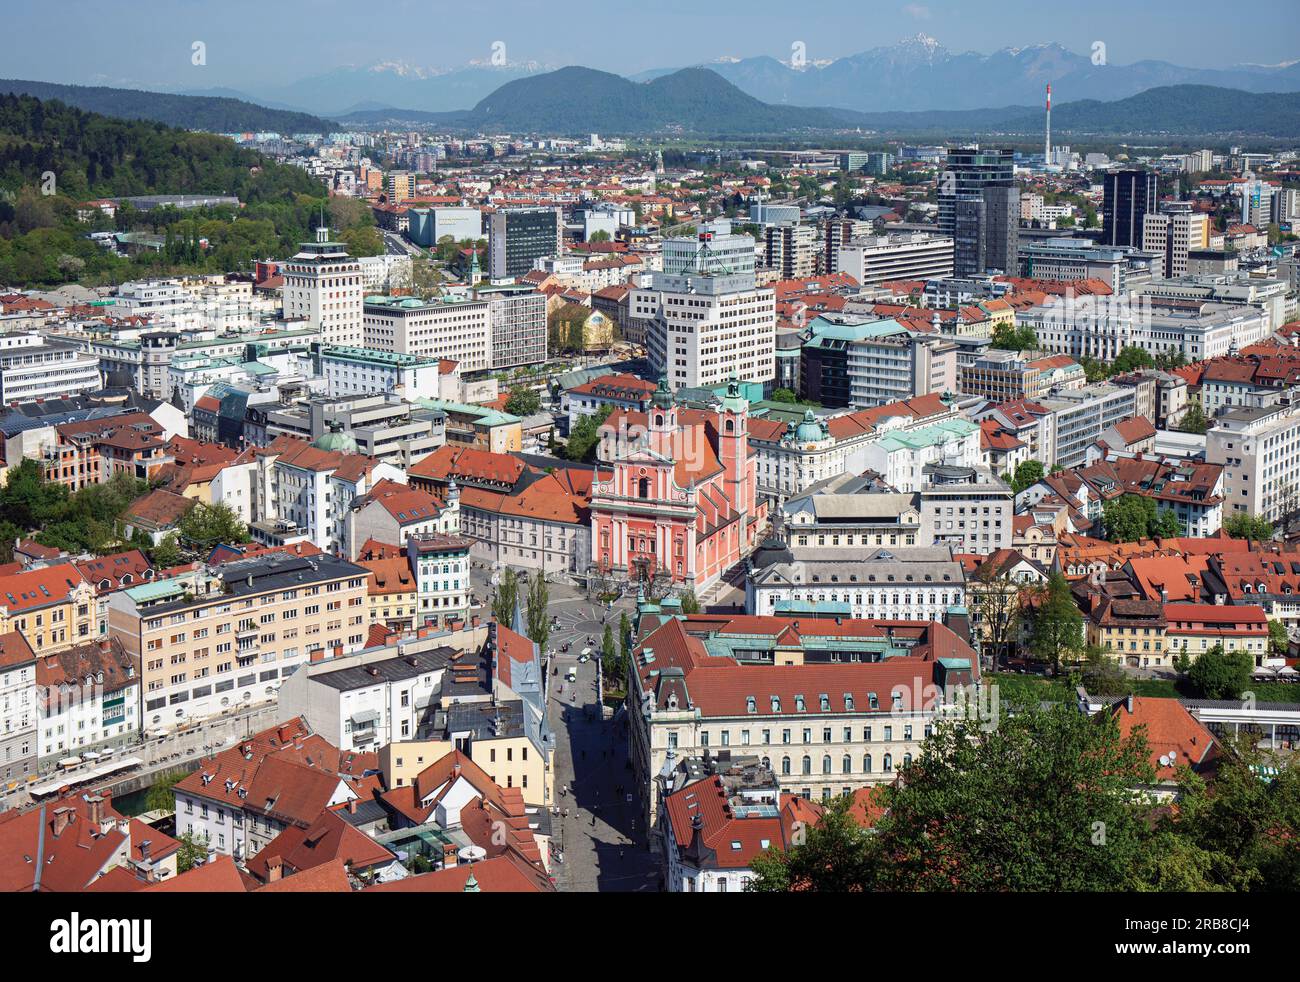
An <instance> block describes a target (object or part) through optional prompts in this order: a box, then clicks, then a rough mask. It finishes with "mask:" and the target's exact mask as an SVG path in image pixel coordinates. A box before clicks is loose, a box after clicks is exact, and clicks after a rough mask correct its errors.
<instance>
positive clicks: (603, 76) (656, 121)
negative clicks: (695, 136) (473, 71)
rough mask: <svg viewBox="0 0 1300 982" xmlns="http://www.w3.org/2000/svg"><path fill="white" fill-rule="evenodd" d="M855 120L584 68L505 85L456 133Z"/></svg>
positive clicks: (709, 75)
mask: <svg viewBox="0 0 1300 982" xmlns="http://www.w3.org/2000/svg"><path fill="white" fill-rule="evenodd" d="M855 115H856V114H854V113H851V112H844V111H841V110H832V109H801V108H797V107H794V106H769V105H767V104H766V103H763V102H760V101H759V100H757V99H755V98H754V97H753V96H749V95H746V94H745V93H743V92H741V91H740V89H738V88H736V87H735V86H734V85H732V84H731V83H730V82H728V81H727V80H726V79H724V78H723V77H722V76H721V75H719V74H717V73H716V72H714V71H710V70H709V69H706V68H687V69H683V70H682V71H679V72H673V73H672V74H671V75H664V76H661V77H659V78H656V79H655V80H654V81H652V82H644V83H642V82H631V81H629V80H628V79H625V78H623V77H621V76H619V75H613V74H610V73H609V72H599V71H595V70H593V69H590V68H578V67H570V68H561V69H559V70H557V71H554V72H547V73H545V74H543V75H532V76H529V77H528V78H521V79H516V80H515V81H513V82H507V83H506V84H505V85H503V86H501V88H499V89H497V90H496V91H495V92H493V93H492V94H491V95H490V96H488V97H487V98H486V99H483V100H482V101H480V102H479V103H478V105H476V106H475V107H474V108H473V110H471V111H470V112H469V113H468V114H467V116H466V117H465V119H464V122H463V125H467V126H471V127H477V128H481V129H484V130H498V131H515V132H530V133H540V132H551V133H584V132H587V133H589V132H603V133H627V134H633V133H655V132H671V131H683V132H693V133H713V134H730V135H738V134H750V133H752V134H760V133H781V132H788V131H791V130H804V129H835V128H839V127H842V126H851V125H854V123H853V120H854V119H855Z"/></svg>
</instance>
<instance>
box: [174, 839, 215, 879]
mask: <svg viewBox="0 0 1300 982" xmlns="http://www.w3.org/2000/svg"><path fill="white" fill-rule="evenodd" d="M180 843H181V847H180V849H178V850H177V851H176V872H177V873H178V874H179V873H188V872H189V871H190V870H192V869H194V867H196V866H202V865H203V864H204V863H205V862H207V859H208V848H207V840H206V838H205V839H204V841H203V842H199V841H198V839H196V838H195V836H194V833H193V832H186V833H185V834H184V835H182V836H181V837H180Z"/></svg>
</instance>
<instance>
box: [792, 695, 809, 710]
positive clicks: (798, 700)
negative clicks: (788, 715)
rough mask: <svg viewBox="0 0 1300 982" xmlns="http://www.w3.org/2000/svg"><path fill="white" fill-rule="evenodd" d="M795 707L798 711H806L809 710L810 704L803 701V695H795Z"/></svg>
mask: <svg viewBox="0 0 1300 982" xmlns="http://www.w3.org/2000/svg"><path fill="white" fill-rule="evenodd" d="M794 709H795V712H797V713H806V712H807V711H808V706H807V704H806V703H805V702H804V701H803V696H795V697H794Z"/></svg>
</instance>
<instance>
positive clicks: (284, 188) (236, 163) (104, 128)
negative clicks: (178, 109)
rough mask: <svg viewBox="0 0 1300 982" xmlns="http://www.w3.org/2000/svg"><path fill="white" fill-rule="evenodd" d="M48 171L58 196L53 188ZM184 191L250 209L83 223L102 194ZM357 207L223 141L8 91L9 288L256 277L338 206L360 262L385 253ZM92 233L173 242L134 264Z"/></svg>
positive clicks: (0, 128) (5, 261)
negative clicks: (193, 275) (259, 262)
mask: <svg viewBox="0 0 1300 982" xmlns="http://www.w3.org/2000/svg"><path fill="white" fill-rule="evenodd" d="M47 175H53V185H52V187H51V188H50V190H52V191H53V192H54V193H53V194H45V193H43V191H44V190H45V189H46V186H47V185H48V184H49V183H50V182H49V179H48V177H47ZM184 193H204V194H220V195H234V196H235V197H238V198H239V200H240V202H241V204H242V207H241V208H239V209H233V208H229V207H227V208H211V209H194V210H189V211H178V210H176V209H172V208H163V209H157V210H155V211H150V212H138V211H136V210H135V209H133V208H130V207H123V208H121V209H119V210H118V213H117V216H116V217H115V218H114V219H112V220H110V219H108V218H107V217H106V216H104V215H102V214H100V213H95V214H94V215H93V218H92V221H90V222H81V221H79V220H78V216H77V211H78V205H80V204H81V203H82V202H84V201H86V200H87V199H90V198H103V197H125V196H129V195H142V194H184ZM348 204H353V205H356V203H352V202H335V201H327V195H326V191H325V188H324V186H323V185H321V184H320V183H319V182H317V181H316V180H315V179H313V178H312V177H310V176H309V175H308V174H307V173H306V172H305V171H303V170H301V169H300V168H297V167H291V166H288V165H285V164H278V163H275V162H273V161H271V160H269V159H267V158H266V157H264V156H262V155H261V154H259V153H256V152H255V151H252V150H248V149H245V148H242V147H238V146H236V145H235V144H234V143H232V142H231V141H230V140H229V139H227V138H226V137H223V136H217V135H215V134H211V133H191V132H187V131H185V130H179V129H173V128H171V127H167V126H164V125H162V124H161V123H153V122H146V121H143V120H127V119H110V118H108V117H105V116H100V115H98V114H96V113H88V112H83V111H82V110H80V109H75V108H73V107H71V106H65V105H63V104H62V103H60V102H57V101H54V102H41V101H40V100H38V99H33V98H31V97H29V96H16V95H0V286H13V287H19V288H24V287H30V286H47V285H52V284H57V283H65V282H69V281H79V282H83V283H86V284H100V283H113V282H120V281H121V280H123V279H129V278H132V277H138V276H147V275H162V274H166V273H172V272H228V271H232V270H240V269H243V270H246V269H248V266H249V264H250V263H251V262H252V261H253V260H254V259H259V258H263V257H266V256H283V255H286V254H290V253H292V252H293V251H294V248H295V246H296V244H297V243H298V242H301V241H304V240H305V239H306V238H308V237H309V234H310V232H309V230H310V229H311V228H313V227H314V226H315V225H316V223H317V222H318V220H319V215H320V210H321V209H322V208H324V207H327V206H328V208H329V209H330V218H331V222H330V224H331V225H332V226H334V227H335V228H336V229H340V230H341V234H342V236H343V237H344V238H345V239H347V241H349V244H350V245H353V253H354V255H365V254H372V253H373V252H374V251H379V250H381V249H382V242H379V241H378V236H377V235H376V234H375V231H374V229H373V227H370V225H371V223H372V219H371V217H370V212H369V210H368V209H366V208H363V207H359V206H358V207H352V208H348V207H347V205H348ZM92 231H120V232H126V231H132V232H151V233H154V234H157V235H159V236H163V237H165V238H166V243H167V245H166V248H165V249H164V250H163V251H162V252H157V253H155V252H144V253H141V254H140V255H139V256H137V257H134V258H131V259H127V258H124V257H121V256H118V255H116V254H115V253H113V252H112V251H111V250H108V249H104V248H103V247H101V246H100V245H99V244H97V243H96V242H93V241H91V240H90V239H89V238H88V237H87V236H88V233H89V232H92Z"/></svg>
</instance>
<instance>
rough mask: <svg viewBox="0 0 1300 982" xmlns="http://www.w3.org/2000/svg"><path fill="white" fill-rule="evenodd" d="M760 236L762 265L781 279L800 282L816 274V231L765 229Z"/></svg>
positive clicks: (781, 227)
mask: <svg viewBox="0 0 1300 982" xmlns="http://www.w3.org/2000/svg"><path fill="white" fill-rule="evenodd" d="M763 235H764V239H765V246H766V260H767V261H766V265H767V267H768V268H769V269H773V270H775V271H776V272H777V273H778V274H779V275H780V278H781V279H783V280H794V279H801V278H803V277H806V276H812V275H813V274H814V273H815V272H816V270H815V268H814V267H815V266H816V259H817V230H816V229H815V228H813V227H812V226H811V225H769V226H768V227H767V228H766V229H765V230H764V233H763Z"/></svg>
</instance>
